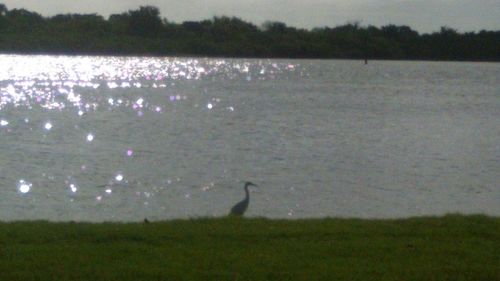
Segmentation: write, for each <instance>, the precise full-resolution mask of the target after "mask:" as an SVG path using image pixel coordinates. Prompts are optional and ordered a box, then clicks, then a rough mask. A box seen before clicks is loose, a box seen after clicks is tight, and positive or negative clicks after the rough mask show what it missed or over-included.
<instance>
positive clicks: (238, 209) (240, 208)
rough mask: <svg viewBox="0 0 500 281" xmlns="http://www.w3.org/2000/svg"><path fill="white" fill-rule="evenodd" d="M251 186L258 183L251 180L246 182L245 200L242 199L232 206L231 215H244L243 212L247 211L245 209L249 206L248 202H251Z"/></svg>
mask: <svg viewBox="0 0 500 281" xmlns="http://www.w3.org/2000/svg"><path fill="white" fill-rule="evenodd" d="M249 186H257V185H256V184H254V183H251V182H249V181H247V182H245V187H243V188H244V189H245V198H244V199H243V200H241V201H240V202H238V203H236V205H234V206H233V207H232V208H231V212H230V213H229V215H231V216H243V214H244V213H245V211H246V210H247V208H248V203H250V193H249V192H248V187H249Z"/></svg>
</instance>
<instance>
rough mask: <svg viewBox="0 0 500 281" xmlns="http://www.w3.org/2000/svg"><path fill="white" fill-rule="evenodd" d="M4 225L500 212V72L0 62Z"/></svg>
mask: <svg viewBox="0 0 500 281" xmlns="http://www.w3.org/2000/svg"><path fill="white" fill-rule="evenodd" d="M0 163H1V165H0V220H33V219H46V220H53V221H69V220H74V221H95V222H98V221H140V220H143V219H144V218H146V217H147V218H148V219H150V220H162V219H173V218H188V217H205V216H208V217H212V216H223V215H226V214H227V213H228V211H229V209H230V208H231V206H232V205H233V204H235V203H236V202H238V201H239V200H241V199H242V198H243V196H244V191H243V184H244V182H245V181H252V182H254V183H256V184H257V185H258V187H255V188H251V192H250V196H251V200H250V206H249V209H248V211H247V213H246V215H247V216H250V217H252V216H253V217H255V216H257V217H268V218H292V219H293V218H309V217H360V218H396V217H408V216H419V215H441V214H445V213H450V212H453V213H454V212H459V213H464V214H470V213H482V214H488V215H494V216H499V215H500V185H499V182H500V64H499V63H462V62H460V63H459V62H408V61H370V62H369V64H368V65H364V63H363V62H362V61H340V60H277V59H270V60H266V59H222V58H218V59H205V58H152V57H151V58H148V57H144V58H140V57H91V56H75V57H71V56H21V55H0Z"/></svg>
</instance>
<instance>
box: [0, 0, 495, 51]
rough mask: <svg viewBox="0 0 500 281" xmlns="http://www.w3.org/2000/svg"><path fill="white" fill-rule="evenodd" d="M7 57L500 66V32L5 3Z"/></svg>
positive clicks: (1, 17) (2, 44)
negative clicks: (258, 21) (195, 17)
mask: <svg viewBox="0 0 500 281" xmlns="http://www.w3.org/2000/svg"><path fill="white" fill-rule="evenodd" d="M0 52H2V53H29V54H35V53H44V54H99V55H158V56H164V55H167V56H209V57H275V58H281V57H282V58H350V59H364V58H367V59H407V60H470V61H500V31H486V30H481V31H479V32H467V33H460V32H457V31H456V30H455V29H452V28H449V27H441V30H440V31H438V32H434V33H430V34H419V33H418V32H417V31H415V30H413V29H411V28H410V27H408V26H404V25H402V26H398V25H392V24H391V25H386V26H382V27H375V26H361V25H360V24H359V23H356V22H354V23H347V24H344V25H341V26H337V27H318V28H314V29H310V30H307V29H299V28H295V27H290V26H287V25H286V24H285V23H282V22H266V23H264V24H262V25H261V26H256V25H254V24H252V23H249V22H245V21H243V20H241V19H239V18H236V17H226V16H222V17H214V18H212V19H207V20H203V21H185V22H183V23H180V24H178V23H173V22H170V21H168V20H167V19H164V18H161V16H160V11H159V9H158V8H156V7H153V6H141V7H139V8H138V9H137V10H129V11H127V12H124V13H121V14H113V15H111V16H109V18H108V19H105V18H104V17H102V16H100V15H97V14H59V15H56V16H52V17H43V16H41V15H40V14H38V13H35V12H31V11H28V10H25V9H12V10H9V9H7V7H6V6H5V5H3V4H0Z"/></svg>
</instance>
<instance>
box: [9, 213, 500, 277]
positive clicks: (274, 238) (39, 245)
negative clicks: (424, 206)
mask: <svg viewBox="0 0 500 281" xmlns="http://www.w3.org/2000/svg"><path fill="white" fill-rule="evenodd" d="M499 249H500V218H498V217H497V218H491V217H486V216H460V215H449V216H445V217H439V218H411V219H401V220H352V219H317V220H316V219H314V220H266V219H233V218H221V219H196V220H178V221H167V222H155V223H150V224H143V223H127V224H115V223H103V224H90V223H48V222H14V223H0V280H363V281H366V280H453V281H458V280H484V281H496V280H500V250H499Z"/></svg>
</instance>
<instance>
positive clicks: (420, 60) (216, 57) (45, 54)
mask: <svg viewBox="0 0 500 281" xmlns="http://www.w3.org/2000/svg"><path fill="white" fill-rule="evenodd" d="M0 55H6V56H8V55H14V56H68V57H82V56H89V57H123V58H181V59H189V58H195V59H241V60H312V61H314V60H318V61H319V60H345V61H348V60H351V61H360V62H361V63H363V62H364V59H360V58H332V57H326V58H318V57H312V58H309V57H301V58H297V57H244V56H242V57H230V56H226V57H225V56H203V55H156V54H133V53H132V54H121V53H118V54H114V53H29V52H23V53H19V52H9V53H7V52H2V51H0ZM372 61H387V62H396V61H402V62H404V61H406V62H464V63H466V62H470V63H474V62H476V63H499V62H500V60H435V59H404V58H402V59H384V58H381V59H368V63H369V62H372Z"/></svg>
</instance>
